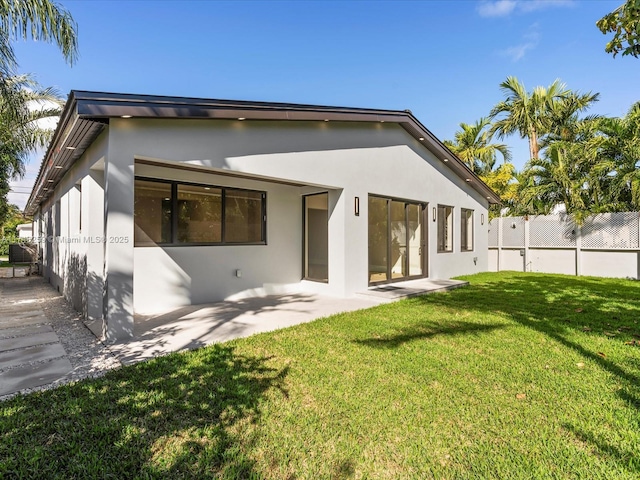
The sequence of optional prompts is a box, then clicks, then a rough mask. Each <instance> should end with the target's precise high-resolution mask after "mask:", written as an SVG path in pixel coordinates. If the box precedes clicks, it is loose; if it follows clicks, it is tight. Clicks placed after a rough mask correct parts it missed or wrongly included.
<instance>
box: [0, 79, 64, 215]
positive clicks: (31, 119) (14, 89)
mask: <svg viewBox="0 0 640 480" xmlns="http://www.w3.org/2000/svg"><path fill="white" fill-rule="evenodd" d="M0 84H2V87H0V90H2V92H3V94H2V95H0V223H2V222H3V221H4V216H5V215H6V213H7V201H6V195H7V193H8V191H9V183H8V182H9V179H12V178H13V179H16V178H19V177H21V176H22V175H23V174H24V169H25V163H26V162H27V160H28V158H29V154H30V153H32V152H34V151H36V150H37V149H38V148H42V147H44V146H46V145H47V144H48V143H49V141H50V139H51V135H52V134H53V130H51V129H48V128H46V126H43V125H42V124H41V120H43V119H48V118H52V117H57V116H59V115H60V113H61V111H62V105H63V101H62V98H61V97H60V95H59V94H58V93H57V91H55V90H54V89H52V88H42V87H41V86H40V85H38V83H37V82H35V81H34V80H33V78H31V77H30V76H28V75H19V76H13V77H8V78H7V77H0Z"/></svg>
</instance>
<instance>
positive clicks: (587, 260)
mask: <svg viewBox="0 0 640 480" xmlns="http://www.w3.org/2000/svg"><path fill="white" fill-rule="evenodd" d="M489 270H490V271H494V272H495V271H500V270H517V271H527V272H545V273H564V274H569V275H593V276H597V277H629V278H636V279H638V278H640V213H638V212H619V213H601V214H598V215H593V216H591V217H589V218H587V220H586V221H585V222H584V225H582V226H581V227H580V226H578V225H576V224H575V222H573V220H571V218H570V217H569V216H567V215H563V214H561V215H538V216H529V217H501V218H494V219H493V220H491V221H490V222H489Z"/></svg>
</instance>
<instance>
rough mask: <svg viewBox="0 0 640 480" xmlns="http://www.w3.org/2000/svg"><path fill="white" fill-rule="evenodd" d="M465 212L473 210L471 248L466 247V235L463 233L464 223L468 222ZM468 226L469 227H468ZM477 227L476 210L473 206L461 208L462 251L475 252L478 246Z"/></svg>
mask: <svg viewBox="0 0 640 480" xmlns="http://www.w3.org/2000/svg"><path fill="white" fill-rule="evenodd" d="M465 212H471V248H464V247H463V241H464V236H463V235H462V224H463V222H464V223H466V215H465ZM467 228H468V227H467ZM475 230H476V227H475V210H474V209H472V208H463V207H461V208H460V251H461V252H473V250H474V249H475V246H476V232H475Z"/></svg>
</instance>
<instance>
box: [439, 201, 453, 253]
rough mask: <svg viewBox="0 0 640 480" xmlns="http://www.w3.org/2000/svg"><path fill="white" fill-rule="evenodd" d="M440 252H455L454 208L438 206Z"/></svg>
mask: <svg viewBox="0 0 640 480" xmlns="http://www.w3.org/2000/svg"><path fill="white" fill-rule="evenodd" d="M438 252H453V207H448V206H446V205H438Z"/></svg>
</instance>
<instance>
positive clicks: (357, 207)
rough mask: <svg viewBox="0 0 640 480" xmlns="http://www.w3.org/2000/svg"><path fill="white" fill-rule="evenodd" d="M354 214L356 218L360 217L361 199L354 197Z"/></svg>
mask: <svg viewBox="0 0 640 480" xmlns="http://www.w3.org/2000/svg"><path fill="white" fill-rule="evenodd" d="M353 213H354V214H355V215H356V217H359V216H360V197H353Z"/></svg>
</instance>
